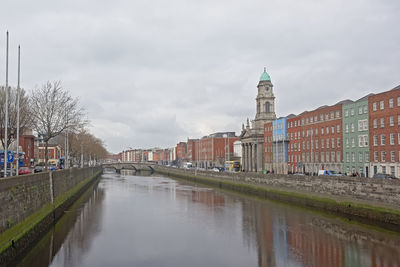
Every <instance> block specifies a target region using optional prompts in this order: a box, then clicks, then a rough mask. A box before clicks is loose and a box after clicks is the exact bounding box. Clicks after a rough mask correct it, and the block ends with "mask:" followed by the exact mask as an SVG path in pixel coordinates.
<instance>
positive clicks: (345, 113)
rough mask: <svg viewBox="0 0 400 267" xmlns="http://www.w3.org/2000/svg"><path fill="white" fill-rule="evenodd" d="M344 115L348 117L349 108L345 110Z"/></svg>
mask: <svg viewBox="0 0 400 267" xmlns="http://www.w3.org/2000/svg"><path fill="white" fill-rule="evenodd" d="M344 116H345V117H348V116H349V110H348V109H346V110H345V111H344Z"/></svg>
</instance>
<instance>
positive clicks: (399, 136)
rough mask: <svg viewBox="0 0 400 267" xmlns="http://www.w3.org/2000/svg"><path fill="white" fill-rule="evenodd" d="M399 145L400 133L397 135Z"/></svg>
mask: <svg viewBox="0 0 400 267" xmlns="http://www.w3.org/2000/svg"><path fill="white" fill-rule="evenodd" d="M397 143H398V144H399V145H400V133H398V134H397Z"/></svg>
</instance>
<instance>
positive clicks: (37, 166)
mask: <svg viewBox="0 0 400 267" xmlns="http://www.w3.org/2000/svg"><path fill="white" fill-rule="evenodd" d="M43 170H44V166H42V165H36V166H35V168H34V169H33V172H34V173H37V172H42V171H43Z"/></svg>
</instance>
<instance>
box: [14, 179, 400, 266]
mask: <svg viewBox="0 0 400 267" xmlns="http://www.w3.org/2000/svg"><path fill="white" fill-rule="evenodd" d="M15 265H17V266H115V267H117V266H146V267H150V266H151V267H153V266H167V267H168V266H171V267H172V266H173V267H176V266H199V267H200V266H201V267H204V266H246V267H247V266H259V267H261V266H262V267H264V266H335V267H337V266H339V267H340V266H360V267H368V266H400V235H398V234H394V233H390V232H385V231H382V230H379V229H374V228H371V227H366V226H363V225H360V224H357V223H354V222H349V221H346V219H343V218H338V217H334V216H328V215H325V214H319V213H316V212H312V211H309V210H304V209H299V208H295V207H292V206H288V205H283V204H280V203H274V202H270V201H266V200H259V199H256V198H251V197H248V196H244V195H239V194H235V193H231V192H226V191H219V190H217V189H213V188H207V187H204V186H202V185H196V184H190V183H187V182H183V181H180V180H173V179H170V178H166V177H162V176H159V175H152V176H135V175H133V174H132V173H129V172H125V173H122V174H115V173H105V174H103V176H102V178H101V180H100V181H99V182H98V183H96V184H95V185H93V186H92V187H91V188H90V189H89V190H88V191H87V192H86V193H85V194H84V195H83V196H82V197H81V198H80V199H79V201H77V202H76V203H75V204H74V205H73V206H72V207H71V208H70V209H69V210H68V211H67V212H66V213H65V215H64V216H63V217H62V218H61V219H60V220H59V221H58V222H57V224H56V225H55V226H54V227H53V228H52V229H51V230H50V231H49V232H48V233H47V234H46V235H45V236H44V237H43V238H42V240H40V241H39V242H38V243H37V244H36V245H35V246H34V247H33V248H32V249H31V251H30V252H29V253H28V254H27V255H26V256H25V257H24V258H23V259H20V260H19V262H18V263H15Z"/></svg>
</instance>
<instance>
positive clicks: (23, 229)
mask: <svg viewBox="0 0 400 267" xmlns="http://www.w3.org/2000/svg"><path fill="white" fill-rule="evenodd" d="M101 173H102V168H101V167H90V168H83V169H78V168H72V169H65V170H58V171H52V172H41V173H35V174H29V175H21V176H14V177H7V178H1V179H0V265H3V264H5V263H8V262H10V260H13V259H15V258H16V257H17V256H18V255H19V254H20V253H21V251H23V250H24V249H26V248H28V247H29V245H30V244H31V243H32V242H34V241H35V240H36V239H37V238H39V237H40V236H41V234H42V233H44V232H45V231H46V230H47V229H48V228H49V227H50V226H51V225H52V223H54V222H55V221H56V220H57V219H58V218H59V217H60V216H61V215H62V214H63V212H64V211H65V209H66V208H67V207H68V206H69V205H70V204H72V203H73V201H74V200H75V199H77V197H79V195H80V193H82V192H83V191H84V189H85V188H86V187H87V186H88V184H90V183H91V182H92V181H94V179H96V177H98V176H99V175H100V174H101Z"/></svg>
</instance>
